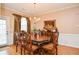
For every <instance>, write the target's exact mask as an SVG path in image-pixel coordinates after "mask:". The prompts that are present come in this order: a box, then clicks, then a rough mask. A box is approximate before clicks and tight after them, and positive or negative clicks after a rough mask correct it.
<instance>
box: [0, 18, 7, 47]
mask: <svg viewBox="0 0 79 59" xmlns="http://www.w3.org/2000/svg"><path fill="white" fill-rule="evenodd" d="M6 25H7V24H6V20H2V19H0V46H4V45H7V42H8V41H7V35H8V33H7V28H6V27H7V26H6Z"/></svg>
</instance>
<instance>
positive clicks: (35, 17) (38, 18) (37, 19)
mask: <svg viewBox="0 0 79 59" xmlns="http://www.w3.org/2000/svg"><path fill="white" fill-rule="evenodd" d="M33 4H34V10H35V12H36V11H37V9H36V8H37V7H36V5H37V3H33ZM33 19H34V20H35V22H38V21H39V20H40V17H37V16H34V17H33Z"/></svg>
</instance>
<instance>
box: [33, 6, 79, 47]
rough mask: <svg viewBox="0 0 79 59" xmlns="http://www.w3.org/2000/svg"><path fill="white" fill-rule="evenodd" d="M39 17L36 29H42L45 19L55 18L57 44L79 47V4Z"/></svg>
mask: <svg viewBox="0 0 79 59" xmlns="http://www.w3.org/2000/svg"><path fill="white" fill-rule="evenodd" d="M39 17H40V18H41V20H40V21H39V22H38V23H36V25H35V27H36V28H37V29H43V26H44V21H45V20H54V19H56V26H57V28H58V30H59V33H60V36H59V44H63V45H67V46H73V47H78V48H79V6H77V7H73V8H69V9H64V10H61V11H57V12H53V13H49V14H45V15H41V16H39ZM33 23H34V22H33ZM33 25H34V24H33Z"/></svg>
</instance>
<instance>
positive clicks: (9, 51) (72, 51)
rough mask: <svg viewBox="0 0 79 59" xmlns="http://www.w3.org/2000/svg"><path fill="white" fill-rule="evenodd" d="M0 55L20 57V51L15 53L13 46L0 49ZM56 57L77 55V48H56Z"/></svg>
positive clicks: (78, 53)
mask: <svg viewBox="0 0 79 59" xmlns="http://www.w3.org/2000/svg"><path fill="white" fill-rule="evenodd" d="M0 55H20V51H18V52H17V53H16V50H15V46H14V45H12V46H7V47H4V48H0ZM58 55H79V48H72V47H68V46H61V45H60V46H58Z"/></svg>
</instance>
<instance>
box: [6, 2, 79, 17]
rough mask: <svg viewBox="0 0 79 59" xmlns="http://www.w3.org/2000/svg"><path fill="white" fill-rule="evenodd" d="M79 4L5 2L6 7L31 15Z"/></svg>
mask: <svg viewBox="0 0 79 59" xmlns="http://www.w3.org/2000/svg"><path fill="white" fill-rule="evenodd" d="M74 6H79V4H77V3H37V4H36V5H34V4H33V3H5V7H8V8H11V9H14V10H16V11H19V12H23V13H25V14H27V15H29V16H37V15H42V14H45V13H48V12H54V11H58V10H62V9H65V8H70V7H74Z"/></svg>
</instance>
